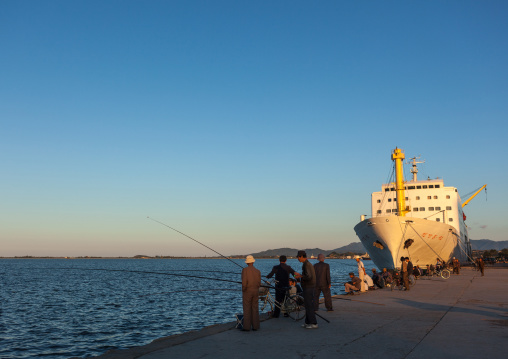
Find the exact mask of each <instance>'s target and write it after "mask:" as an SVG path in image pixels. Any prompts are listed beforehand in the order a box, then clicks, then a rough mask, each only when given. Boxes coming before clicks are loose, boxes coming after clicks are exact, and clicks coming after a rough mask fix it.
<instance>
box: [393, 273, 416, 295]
mask: <svg viewBox="0 0 508 359" xmlns="http://www.w3.org/2000/svg"><path fill="white" fill-rule="evenodd" d="M408 280H409V286H410V287H413V286H414V285H415V284H416V278H415V276H414V275H412V274H410V275H409V277H408ZM390 288H391V290H392V291H393V290H394V289H398V290H402V289H404V281H403V280H402V276H401V275H400V274H399V273H398V272H395V273H394V275H393V281H392V284H391V285H390Z"/></svg>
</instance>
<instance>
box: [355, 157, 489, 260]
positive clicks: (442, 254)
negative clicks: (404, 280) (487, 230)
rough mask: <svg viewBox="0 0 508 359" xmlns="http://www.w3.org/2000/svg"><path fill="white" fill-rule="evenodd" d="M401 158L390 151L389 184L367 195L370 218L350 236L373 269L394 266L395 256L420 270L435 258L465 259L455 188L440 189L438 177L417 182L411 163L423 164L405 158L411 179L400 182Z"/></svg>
mask: <svg viewBox="0 0 508 359" xmlns="http://www.w3.org/2000/svg"><path fill="white" fill-rule="evenodd" d="M404 158H405V155H404V152H403V151H402V150H401V149H398V148H396V149H395V150H394V151H393V152H392V160H393V161H394V162H395V181H394V182H393V183H388V184H383V185H382V186H381V191H380V192H374V193H372V203H371V208H372V217H371V218H368V219H365V218H363V216H362V219H361V222H360V223H358V224H357V225H356V226H355V228H354V230H355V232H356V234H357V235H358V237H359V238H360V240H361V242H362V243H363V245H364V246H365V248H366V250H367V252H368V253H369V255H370V257H371V258H372V260H373V261H374V263H375V264H376V265H377V266H378V267H379V268H388V269H393V268H396V267H400V257H409V258H410V259H411V261H412V262H413V264H414V265H420V267H423V266H425V265H427V264H435V263H436V260H437V259H438V258H439V259H440V260H442V261H449V260H450V259H451V258H452V257H456V258H458V259H459V260H461V261H466V260H467V259H468V258H469V257H471V246H470V243H469V237H468V232H467V226H466V224H465V218H466V216H465V215H464V213H463V210H462V207H463V204H462V201H461V198H460V196H459V193H458V191H457V189H456V188H455V187H447V186H445V184H444V181H443V180H442V179H426V180H418V178H417V174H418V168H417V164H419V163H423V162H420V161H418V160H419V158H416V157H413V158H411V164H412V168H411V173H412V180H410V181H408V182H405V181H404V178H403V160H404ZM484 187H485V186H484ZM484 187H482V189H483V188H484ZM478 192H479V191H477V193H478ZM477 193H475V194H474V195H473V197H474V196H475V195H476V194H477ZM470 199H471V198H470ZM470 199H469V200H470ZM469 200H468V201H469ZM468 201H467V202H468Z"/></svg>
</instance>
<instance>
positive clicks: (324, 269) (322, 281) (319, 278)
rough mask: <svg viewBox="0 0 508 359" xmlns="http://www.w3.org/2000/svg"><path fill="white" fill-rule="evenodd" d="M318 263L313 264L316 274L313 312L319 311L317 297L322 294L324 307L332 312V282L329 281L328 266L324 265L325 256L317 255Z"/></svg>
mask: <svg viewBox="0 0 508 359" xmlns="http://www.w3.org/2000/svg"><path fill="white" fill-rule="evenodd" d="M318 261H319V262H317V263H316V264H314V272H315V273H316V289H315V290H314V310H315V311H318V310H319V295H320V294H321V292H322V293H323V298H324V299H325V307H326V310H327V311H328V312H332V311H333V307H332V294H331V292H330V288H331V287H332V281H331V279H330V265H329V264H328V263H325V255H324V254H319V255H318Z"/></svg>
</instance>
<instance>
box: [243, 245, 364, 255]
mask: <svg viewBox="0 0 508 359" xmlns="http://www.w3.org/2000/svg"><path fill="white" fill-rule="evenodd" d="M299 250H302V248H300V249H296V248H278V249H268V250H266V251H262V252H258V253H252V255H253V256H254V257H279V256H281V255H285V256H288V257H296V255H297V253H298V251H299ZM303 250H304V251H305V252H306V253H307V257H310V256H316V257H317V255H318V254H319V253H323V254H324V255H325V256H327V255H329V254H330V253H332V252H335V253H346V252H353V253H358V254H364V253H365V252H366V250H365V247H364V246H363V244H362V243H360V242H353V243H349V244H348V245H346V246H343V247H339V248H335V249H321V248H304V249H303Z"/></svg>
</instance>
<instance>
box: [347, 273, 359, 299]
mask: <svg viewBox="0 0 508 359" xmlns="http://www.w3.org/2000/svg"><path fill="white" fill-rule="evenodd" d="M349 278H351V280H350V281H349V282H347V283H346V284H345V287H346V293H347V294H354V291H359V290H360V288H361V285H362V281H361V280H360V278H358V277H355V274H354V273H353V272H351V273H349Z"/></svg>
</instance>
